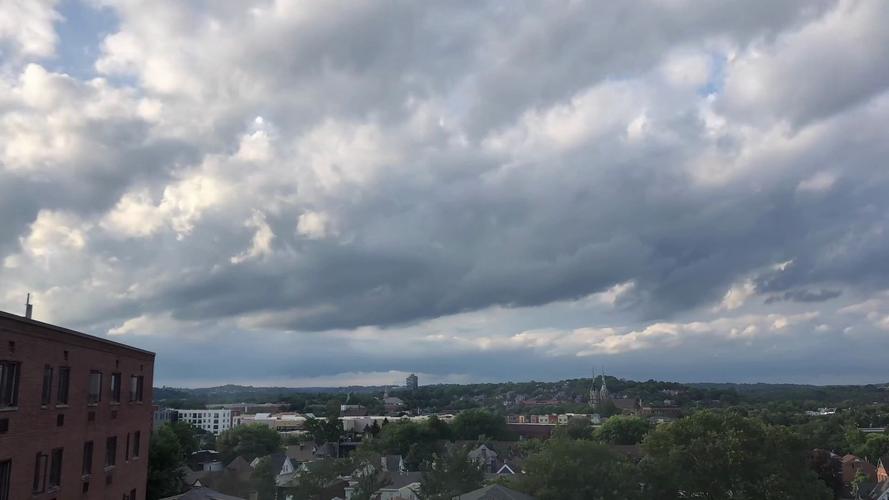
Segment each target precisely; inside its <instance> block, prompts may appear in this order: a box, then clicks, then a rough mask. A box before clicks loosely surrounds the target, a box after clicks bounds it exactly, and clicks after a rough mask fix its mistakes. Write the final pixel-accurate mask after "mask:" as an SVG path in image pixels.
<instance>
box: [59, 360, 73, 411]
mask: <svg viewBox="0 0 889 500" xmlns="http://www.w3.org/2000/svg"><path fill="white" fill-rule="evenodd" d="M70 391H71V367H70V366H60V367H59V380H58V382H57V383H56V406H60V405H67V404H68V396H69V393H70Z"/></svg>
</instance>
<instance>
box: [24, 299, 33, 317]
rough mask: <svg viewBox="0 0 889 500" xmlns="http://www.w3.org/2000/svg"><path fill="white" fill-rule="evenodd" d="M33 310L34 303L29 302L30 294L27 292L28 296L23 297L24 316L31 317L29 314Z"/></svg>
mask: <svg viewBox="0 0 889 500" xmlns="http://www.w3.org/2000/svg"><path fill="white" fill-rule="evenodd" d="M33 312H34V305H33V304H31V294H30V293H29V294H28V298H27V299H25V317H26V318H28V319H31V314H32V313H33Z"/></svg>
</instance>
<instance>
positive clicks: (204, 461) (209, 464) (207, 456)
mask: <svg viewBox="0 0 889 500" xmlns="http://www.w3.org/2000/svg"><path fill="white" fill-rule="evenodd" d="M221 457H222V455H220V454H219V452H218V451H216V450H199V451H196V452H194V453H192V454H191V456H190V457H188V466H189V467H191V469H192V470H194V471H207V472H218V471H221V470H222V469H223V468H224V466H223V464H222V458H221Z"/></svg>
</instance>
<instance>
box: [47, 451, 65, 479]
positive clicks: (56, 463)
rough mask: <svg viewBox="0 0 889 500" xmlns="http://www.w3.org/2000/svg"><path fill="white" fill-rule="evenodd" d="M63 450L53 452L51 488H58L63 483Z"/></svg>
mask: <svg viewBox="0 0 889 500" xmlns="http://www.w3.org/2000/svg"><path fill="white" fill-rule="evenodd" d="M63 451H64V450H63V449H62V448H56V449H54V450H52V460H51V461H50V466H49V487H50V488H58V487H59V485H60V484H61V483H62V453H63Z"/></svg>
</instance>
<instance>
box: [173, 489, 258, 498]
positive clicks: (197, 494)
mask: <svg viewBox="0 0 889 500" xmlns="http://www.w3.org/2000/svg"><path fill="white" fill-rule="evenodd" d="M162 500H246V499H245V498H242V497H233V496H231V495H224V494H222V493H220V492H218V491H216V490H211V489H210V488H193V489H191V490H189V491H186V492H185V493H182V494H179V495H173V496H171V497H167V498H164V499H162Z"/></svg>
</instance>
